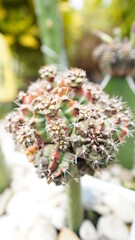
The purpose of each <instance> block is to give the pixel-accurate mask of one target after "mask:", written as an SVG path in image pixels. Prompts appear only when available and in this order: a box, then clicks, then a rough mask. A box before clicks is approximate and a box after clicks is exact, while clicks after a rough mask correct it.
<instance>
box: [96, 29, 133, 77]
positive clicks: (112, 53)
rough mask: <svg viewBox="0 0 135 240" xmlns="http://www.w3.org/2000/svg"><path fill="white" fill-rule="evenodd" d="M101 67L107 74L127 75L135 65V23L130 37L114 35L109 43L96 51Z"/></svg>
mask: <svg viewBox="0 0 135 240" xmlns="http://www.w3.org/2000/svg"><path fill="white" fill-rule="evenodd" d="M94 56H95V58H96V59H97V60H98V61H99V64H100V68H101V70H102V71H103V72H104V73H105V74H110V75H113V76H127V75H129V74H131V73H132V70H133V68H134V67H135V24H133V26H132V29H131V34H130V39H128V38H125V39H123V40H121V39H120V37H119V38H117V37H114V39H112V40H111V41H110V42H108V43H102V44H101V45H99V46H98V47H97V48H96V49H95V51H94Z"/></svg>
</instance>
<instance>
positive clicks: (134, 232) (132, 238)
mask: <svg viewBox="0 0 135 240" xmlns="http://www.w3.org/2000/svg"><path fill="white" fill-rule="evenodd" d="M129 240H135V220H134V221H133V223H132V225H131V229H130V234H129Z"/></svg>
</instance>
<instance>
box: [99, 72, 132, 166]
mask: <svg viewBox="0 0 135 240" xmlns="http://www.w3.org/2000/svg"><path fill="white" fill-rule="evenodd" d="M130 85H131V86H130ZM132 85H133V87H134V82H133V79H132V78H131V77H116V76H110V78H109V79H108V81H107V82H106V79H105V80H103V82H102V86H104V91H105V92H107V93H108V94H109V95H110V96H119V97H122V100H123V101H125V102H127V103H128V106H129V107H130V108H131V109H132V112H133V113H134V115H135V92H134V89H133V88H131V87H132ZM134 143H135V134H133V137H129V138H126V143H124V144H123V145H121V146H120V147H119V152H118V154H117V158H118V160H119V162H120V163H121V164H122V165H123V166H124V167H125V168H129V169H131V168H132V167H133V164H134V162H135V144H134ZM127 159H128V161H127Z"/></svg>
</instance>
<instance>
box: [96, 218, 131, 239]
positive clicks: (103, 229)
mask: <svg viewBox="0 0 135 240" xmlns="http://www.w3.org/2000/svg"><path fill="white" fill-rule="evenodd" d="M97 231H98V235H99V237H101V236H102V235H105V236H106V237H108V238H109V239H110V240H128V239H129V238H128V237H129V232H128V228H127V226H126V225H125V224H124V222H122V221H121V220H120V219H119V218H118V217H117V216H115V215H113V214H110V215H106V216H102V217H100V218H99V221H98V224H97Z"/></svg>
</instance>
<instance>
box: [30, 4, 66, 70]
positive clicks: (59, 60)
mask: <svg viewBox="0 0 135 240" xmlns="http://www.w3.org/2000/svg"><path fill="white" fill-rule="evenodd" d="M33 3H34V7H35V12H36V16H37V23H38V26H39V30H40V37H41V43H42V46H41V50H42V52H43V57H44V62H45V63H46V64H52V63H53V64H54V63H55V64H57V66H58V67H59V68H60V69H65V67H66V66H67V57H66V52H65V47H64V34H63V31H62V22H61V19H60V13H59V11H58V2H57V1H56V0H34V1H33Z"/></svg>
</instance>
